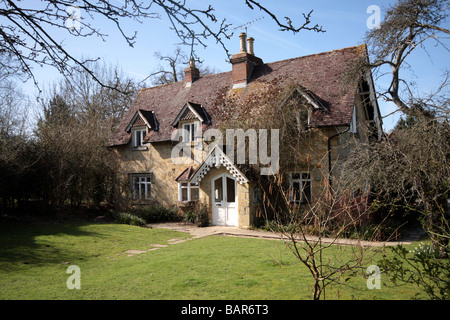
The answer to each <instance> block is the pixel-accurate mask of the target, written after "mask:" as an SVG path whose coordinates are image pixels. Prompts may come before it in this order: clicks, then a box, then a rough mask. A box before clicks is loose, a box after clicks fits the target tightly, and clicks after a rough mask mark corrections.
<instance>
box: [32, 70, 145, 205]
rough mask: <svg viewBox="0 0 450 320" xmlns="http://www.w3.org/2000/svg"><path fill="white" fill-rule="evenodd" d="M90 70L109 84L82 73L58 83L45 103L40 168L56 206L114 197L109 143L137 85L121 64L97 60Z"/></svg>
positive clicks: (39, 135) (39, 130) (40, 126)
mask: <svg viewBox="0 0 450 320" xmlns="http://www.w3.org/2000/svg"><path fill="white" fill-rule="evenodd" d="M89 68H90V69H91V70H94V71H95V72H96V74H98V75H100V76H101V80H102V82H104V83H107V84H109V85H108V86H106V87H105V86H102V85H100V84H99V83H98V82H96V81H94V80H93V79H92V78H91V77H90V75H89V73H87V72H81V73H77V74H75V75H74V76H73V77H72V78H71V81H68V80H67V79H61V80H60V82H59V83H56V84H55V86H54V87H53V88H52V90H51V91H50V92H49V98H48V100H47V101H46V102H45V103H44V104H43V105H42V115H41V118H40V119H39V122H38V128H37V130H36V137H37V141H38V143H39V150H40V151H41V152H42V158H41V161H40V162H39V167H40V169H41V170H43V171H44V172H45V173H46V174H45V176H46V179H47V184H48V185H49V186H50V188H47V189H46V190H47V196H48V201H49V202H50V203H51V204H52V205H54V206H55V207H62V206H64V205H66V204H71V205H80V204H82V203H87V204H98V203H100V202H101V201H104V200H106V201H112V200H113V199H112V197H113V187H114V183H113V181H114V173H115V164H116V163H115V158H114V157H113V155H112V154H111V152H109V150H107V149H106V144H107V141H108V139H109V138H110V137H111V134H112V132H113V131H114V129H115V128H116V126H117V125H118V123H119V121H120V120H121V118H122V116H123V113H124V112H125V111H126V110H127V108H128V107H129V105H130V104H131V101H132V100H133V96H135V95H136V94H137V91H138V86H137V85H136V84H134V83H133V82H132V81H131V80H130V79H128V78H126V77H125V76H123V74H122V72H121V71H120V69H119V68H118V67H112V66H108V65H105V64H99V63H96V64H93V65H89ZM113 87H114V88H119V89H121V90H120V91H117V90H114V89H110V88H113ZM121 91H122V92H125V91H126V92H134V94H133V95H130V94H122V93H121Z"/></svg>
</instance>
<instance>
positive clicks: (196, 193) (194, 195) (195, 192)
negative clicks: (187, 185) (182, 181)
mask: <svg viewBox="0 0 450 320" xmlns="http://www.w3.org/2000/svg"><path fill="white" fill-rule="evenodd" d="M198 199H199V188H195V187H194V188H191V201H195V200H198Z"/></svg>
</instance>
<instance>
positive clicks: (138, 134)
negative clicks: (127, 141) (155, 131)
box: [132, 127, 147, 149]
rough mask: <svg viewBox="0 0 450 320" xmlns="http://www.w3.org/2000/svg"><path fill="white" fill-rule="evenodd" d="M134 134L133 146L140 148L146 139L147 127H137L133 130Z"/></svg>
mask: <svg viewBox="0 0 450 320" xmlns="http://www.w3.org/2000/svg"><path fill="white" fill-rule="evenodd" d="M132 134H133V148H135V149H136V148H140V147H143V146H144V139H145V136H146V135H147V128H144V127H142V128H136V129H133V131H132Z"/></svg>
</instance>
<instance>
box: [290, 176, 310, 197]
mask: <svg viewBox="0 0 450 320" xmlns="http://www.w3.org/2000/svg"><path fill="white" fill-rule="evenodd" d="M289 182H290V190H289V197H290V201H291V202H295V203H309V202H310V201H311V175H310V173H309V172H293V173H290V176H289Z"/></svg>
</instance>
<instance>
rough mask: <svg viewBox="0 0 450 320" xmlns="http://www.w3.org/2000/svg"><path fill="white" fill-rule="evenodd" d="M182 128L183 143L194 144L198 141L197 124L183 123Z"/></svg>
mask: <svg viewBox="0 0 450 320" xmlns="http://www.w3.org/2000/svg"><path fill="white" fill-rule="evenodd" d="M181 128H182V129H183V138H182V141H183V142H194V141H196V140H197V137H196V136H195V135H196V134H197V128H198V123H197V122H188V123H183V124H182V125H181Z"/></svg>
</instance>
